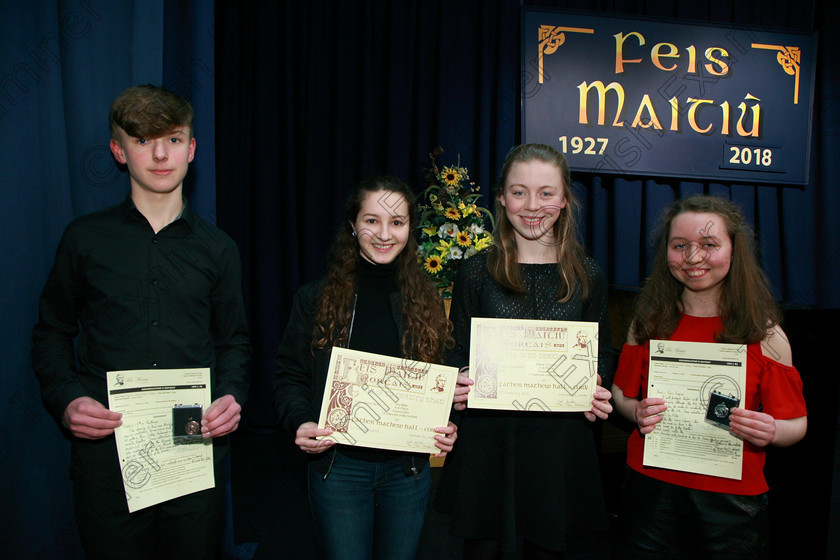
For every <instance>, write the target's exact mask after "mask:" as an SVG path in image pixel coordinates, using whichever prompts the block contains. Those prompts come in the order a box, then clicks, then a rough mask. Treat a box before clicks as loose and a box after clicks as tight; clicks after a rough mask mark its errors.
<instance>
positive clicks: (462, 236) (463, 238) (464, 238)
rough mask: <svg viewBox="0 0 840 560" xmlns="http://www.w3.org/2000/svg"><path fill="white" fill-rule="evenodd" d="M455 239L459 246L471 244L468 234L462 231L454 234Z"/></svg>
mask: <svg viewBox="0 0 840 560" xmlns="http://www.w3.org/2000/svg"><path fill="white" fill-rule="evenodd" d="M455 241H457V242H458V245H460V246H461V247H469V246H470V245H471V244H472V239H470V234H469V233H466V232H464V231H462V232H459V233H458V235H456V236H455Z"/></svg>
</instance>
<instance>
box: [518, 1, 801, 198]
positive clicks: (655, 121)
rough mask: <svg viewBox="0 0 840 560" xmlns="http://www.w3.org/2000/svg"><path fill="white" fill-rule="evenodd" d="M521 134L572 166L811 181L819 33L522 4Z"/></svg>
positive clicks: (602, 170) (637, 172) (593, 169)
mask: <svg viewBox="0 0 840 560" xmlns="http://www.w3.org/2000/svg"><path fill="white" fill-rule="evenodd" d="M522 37H523V39H522V41H523V44H522V67H523V68H524V69H525V71H524V72H523V83H522V98H523V103H522V107H523V109H522V110H523V117H522V136H523V139H524V141H525V142H540V143H544V144H549V145H551V146H554V147H556V148H557V149H558V150H560V151H561V152H563V153H564V154H565V156H566V158H567V160H568V162H569V165H570V167H571V168H572V169H573V170H580V171H590V172H596V173H620V174H632V175H660V176H673V177H691V178H699V179H710V180H725V181H750V182H760V183H786V184H805V183H807V181H808V166H809V159H810V158H809V156H810V138H811V116H812V107H813V96H814V78H815V61H816V36H815V35H814V34H813V33H790V32H783V33H782V32H779V33H777V32H771V31H767V30H763V29H760V30H759V29H743V28H738V29H732V28H726V27H720V26H709V25H703V26H701V25H690V24H685V23H674V22H672V21H655V20H650V19H616V18H607V17H600V16H591V15H578V14H568V13H560V12H556V11H545V10H537V9H525V10H524V17H523V30H522Z"/></svg>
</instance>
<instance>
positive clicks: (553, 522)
mask: <svg viewBox="0 0 840 560" xmlns="http://www.w3.org/2000/svg"><path fill="white" fill-rule="evenodd" d="M584 269H585V274H586V276H587V279H588V280H589V283H590V291H589V297H588V298H587V299H585V300H584V299H583V297H582V291H581V289H580V286H577V287H576V289H575V292H574V295H573V296H572V298H571V299H570V300H569V301H568V302H567V303H565V304H560V303H558V302H557V294H558V289H559V287H560V282H561V280H560V275H559V273H558V271H557V265H556V264H522V265H520V270H521V273H522V279H523V281H524V284H525V287H526V288H527V290H528V292H527V293H526V294H515V293H512V292H510V291H508V290H506V289H505V288H503V287H502V286H500V285H499V284H497V283H496V282H495V281H494V280H493V279H492V277H491V276H490V274H489V272H488V270H487V255H486V254H484V253H480V254H478V255H476V256H474V257H473V258H471V259H469V260H468V261H465V262H464V263H463V265H462V266H461V269H460V270H459V272H458V278H457V280H456V282H455V291H454V297H453V299H452V310H451V314H450V319H451V320H452V323H453V325H454V331H453V336H454V337H455V343H456V347H455V349H454V351H453V353H452V355H451V356H450V359H449V363H450V365H453V366H458V367H460V366H465V365H468V364H469V348H470V319H471V318H472V317H490V318H494V317H504V318H513V319H540V320H560V321H593V322H597V323H599V331H600V333H601V335H600V337H599V338H600V340H599V342H600V344H599V367H598V369H599V372H600V373H601V375H602V377H604V378H607V377H609V375H608V374H609V373H610V371H611V369H612V365H611V359H610V358H611V356H612V354H613V353H612V351H611V349H610V345H609V342H608V341H609V332H610V331H609V325H608V322H607V286H606V280H605V278H604V275H603V273H602V272H601V269H600V268H599V267H598V265H597V263H596V262H595V261H594V260H592V259H590V258H587V259H585V260H584ZM606 383H608V381H606ZM593 427H594V424H593V423H591V422H588V421H587V420H586V419H585V418H584V415H583V413H582V412H566V413H564V412H548V413H547V412H517V411H495V410H480V409H467V410H466V411H465V414H464V416H463V418H462V419H461V422H460V424H459V428H458V436H459V437H458V443H457V444H456V445H455V448H454V450H453V452H452V453H450V454H449V456H448V457H447V459H446V463H445V465H444V469H443V474H442V477H441V481H440V484H439V487H438V492H437V501H436V503H437V508H438V509H439V510H441V511H451V512H452V514H453V517H452V531H453V533H455V534H456V535H458V536H460V537H463V538H467V539H499V540H501V541H502V545H503V548H504V550H505V551H506V552H507V553H511V554H512V553H514V552H515V551H516V549H517V546H518V544H519V542H520V539H521V538H523V537H524V538H526V539H528V540H529V541H531V542H533V543H535V544H537V545H538V546H540V547H542V548H545V549H547V550H553V551H564V550H578V551H581V552H582V553H583V555H582V556H581V557H585V558H596V557H598V556H597V553H596V551H595V550H593V548H597V547H598V546H599V544H603V542H605V541H604V540H603V539H601V538H600V536H601V533H602V532H603V531H604V530H606V528H607V517H606V507H605V504H604V499H603V494H602V490H601V481H600V474H599V470H598V456H597V451H596V446H595V438H594V434H593ZM590 552H591V554H590Z"/></svg>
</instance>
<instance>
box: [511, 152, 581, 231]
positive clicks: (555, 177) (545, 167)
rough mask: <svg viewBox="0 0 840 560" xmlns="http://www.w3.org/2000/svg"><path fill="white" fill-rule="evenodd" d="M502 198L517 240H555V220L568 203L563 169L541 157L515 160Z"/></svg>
mask: <svg viewBox="0 0 840 560" xmlns="http://www.w3.org/2000/svg"><path fill="white" fill-rule="evenodd" d="M500 202H501V204H502V206H503V207H504V209H505V214H506V216H507V219H508V220H509V221H510V223H511V225H512V226H513V230H514V233H515V235H516V238H517V242H523V241H525V242H527V241H542V242H546V241H547V242H553V241H554V223H555V222H556V221H557V218H558V216H559V215H560V211H561V210H562V209H563V208H565V207H566V185H564V184H563V176H562V174H561V172H560V169H559V168H558V167H557V166H556V165H554V164H551V163H546V162H544V161H541V160H538V159H533V160H530V161H523V162H517V163H515V164H513V165H512V166H511V168H510V171H509V172H508V176H507V180H506V181H505V189H504V192H503V193H501V195H500Z"/></svg>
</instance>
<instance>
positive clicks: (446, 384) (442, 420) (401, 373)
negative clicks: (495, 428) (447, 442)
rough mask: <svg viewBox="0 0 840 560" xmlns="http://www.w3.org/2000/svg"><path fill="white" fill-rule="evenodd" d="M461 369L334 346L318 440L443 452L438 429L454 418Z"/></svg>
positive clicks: (398, 449) (379, 447) (322, 406)
mask: <svg viewBox="0 0 840 560" xmlns="http://www.w3.org/2000/svg"><path fill="white" fill-rule="evenodd" d="M457 379H458V370H457V369H455V368H451V367H446V366H441V365H436V364H427V363H425V362H417V361H414V360H408V359H405V358H393V357H390V356H380V355H379V354H370V353H368V352H359V351H357V350H349V349H347V348H338V347H333V349H332V355H331V357H330V367H329V372H328V374H327V384H326V388H325V390H324V400H323V402H322V403H321V416H320V419H319V420H318V427H319V428H330V429H332V430H333V433H332V434H331V435H329V436H322V437H320V438H318V439H324V438H328V439H333V440H335V441H336V443H342V444H345V445H357V446H361V447H375V448H377V449H392V450H396V451H413V452H418V453H439V452H440V449H438V448H437V447H435V442H436V440H435V439H434V436H435V431H434V430H435V428H437V427H440V426H446V425H447V424H448V423H449V411H450V409H451V407H452V395H453V394H454V392H455V382H456V381H457Z"/></svg>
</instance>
